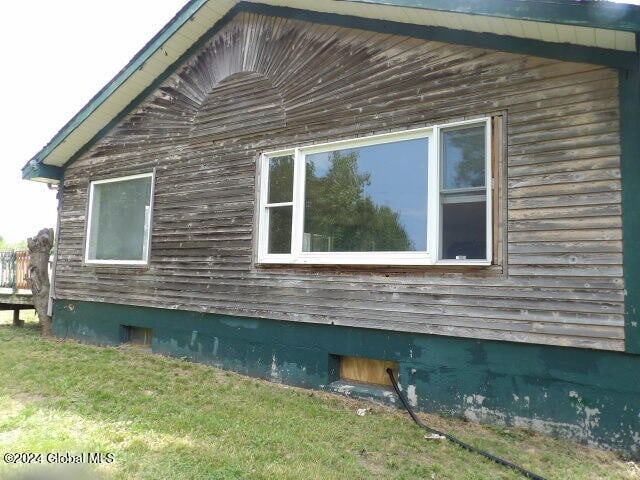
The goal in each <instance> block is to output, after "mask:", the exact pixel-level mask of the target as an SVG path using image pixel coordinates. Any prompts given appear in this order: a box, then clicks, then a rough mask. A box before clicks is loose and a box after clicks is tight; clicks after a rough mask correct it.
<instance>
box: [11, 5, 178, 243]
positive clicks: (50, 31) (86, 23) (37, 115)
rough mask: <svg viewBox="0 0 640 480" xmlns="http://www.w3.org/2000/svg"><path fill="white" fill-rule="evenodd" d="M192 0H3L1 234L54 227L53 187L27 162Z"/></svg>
mask: <svg viewBox="0 0 640 480" xmlns="http://www.w3.org/2000/svg"><path fill="white" fill-rule="evenodd" d="M186 1H187V0H109V1H108V2H96V1H91V0H54V1H52V0H31V1H29V2H3V4H2V19H3V22H2V28H1V29H0V54H1V55H2V67H1V68H2V71H1V74H0V95H1V97H0V98H1V99H2V100H1V103H0V105H1V107H0V111H1V115H0V236H1V237H3V238H4V239H5V240H7V241H9V242H12V243H13V242H18V241H21V240H24V239H26V238H27V237H31V236H34V235H35V234H36V233H37V232H38V230H40V229H41V228H45V227H52V228H55V223H56V207H57V200H56V194H55V191H51V190H49V189H48V188H47V186H46V185H45V184H41V183H38V182H29V181H26V180H22V179H21V172H20V170H21V168H22V166H23V165H24V164H25V163H26V162H27V161H28V160H29V159H30V158H31V157H33V156H34V155H35V154H36V153H38V151H39V150H40V149H41V148H42V147H43V146H44V145H45V144H46V143H47V142H48V141H49V140H51V138H53V136H54V135H55V134H56V133H57V132H58V130H60V128H62V126H63V125H64V124H65V123H67V121H69V119H71V117H72V116H73V115H75V114H76V113H77V112H78V111H79V110H80V109H81V108H82V107H83V106H84V105H85V104H86V103H87V102H88V101H89V100H90V99H91V97H93V96H94V95H95V94H96V93H97V92H98V90H100V88H102V87H103V86H104V85H105V84H106V83H108V82H109V81H110V80H111V79H112V78H113V77H114V76H115V74H116V73H118V72H119V71H120V69H121V68H122V67H124V66H125V64H126V63H127V62H128V61H129V60H130V59H131V58H132V57H133V56H134V55H135V54H136V53H137V52H138V51H139V50H140V49H141V48H142V47H143V46H144V45H145V44H146V43H147V41H149V39H151V37H152V36H153V35H155V34H156V33H157V32H158V31H159V30H160V29H161V28H162V27H163V26H164V25H165V24H166V23H167V22H168V21H169V20H171V18H172V17H173V16H174V15H175V14H176V13H177V12H178V10H180V8H182V6H183V5H184V4H185V3H186Z"/></svg>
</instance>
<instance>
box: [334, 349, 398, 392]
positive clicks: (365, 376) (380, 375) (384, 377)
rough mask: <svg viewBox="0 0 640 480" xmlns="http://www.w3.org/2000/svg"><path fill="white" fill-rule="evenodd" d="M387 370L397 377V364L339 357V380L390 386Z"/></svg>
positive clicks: (361, 358)
mask: <svg viewBox="0 0 640 480" xmlns="http://www.w3.org/2000/svg"><path fill="white" fill-rule="evenodd" d="M387 368H390V369H391V370H392V371H393V374H394V375H395V376H396V377H397V376H398V362H391V361H388V360H376V359H373V358H363V357H347V356H344V357H340V380H343V381H352V382H361V383H369V384H372V385H384V386H391V380H390V379H389V375H388V374H387Z"/></svg>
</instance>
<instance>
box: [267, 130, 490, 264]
mask: <svg viewBox="0 0 640 480" xmlns="http://www.w3.org/2000/svg"><path fill="white" fill-rule="evenodd" d="M490 125H491V123H490V120H489V119H481V120H474V121H470V122H461V123H456V124H449V125H441V126H434V127H430V128H424V129H418V130H411V131H406V132H401V133H394V134H388V135H377V136H372V137H367V138H360V139H357V140H352V141H341V142H334V143H328V144H323V145H314V146H310V147H301V148H293V149H290V150H281V151H276V152H269V153H265V154H263V155H262V157H261V165H260V172H261V184H260V218H259V239H258V262H260V263H308V264H372V265H430V264H436V263H461V264H478V265H487V264H489V263H490V262H491V254H492V253H491V192H490V186H491V168H490V165H491V162H490V158H491V151H490V145H491V141H490V140H491V132H490Z"/></svg>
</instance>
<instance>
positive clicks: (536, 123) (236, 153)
mask: <svg viewBox="0 0 640 480" xmlns="http://www.w3.org/2000/svg"><path fill="white" fill-rule="evenodd" d="M483 115H496V116H497V115H499V116H501V118H502V121H501V124H502V126H501V129H503V131H504V138H505V139H506V141H503V142H501V146H504V148H503V150H504V155H503V158H502V159H501V164H500V165H498V166H499V170H500V175H499V176H498V177H497V180H498V182H499V183H500V184H501V185H502V186H503V188H501V189H498V190H497V192H496V194H495V196H494V198H495V199H496V203H497V207H496V211H495V213H496V218H501V219H502V222H501V223H502V228H503V230H502V232H497V237H496V250H497V251H498V253H499V254H498V255H497V257H496V259H497V260H496V261H497V263H498V264H499V265H497V266H492V267H491V268H484V269H482V268H475V269H474V268H460V267H457V268H442V267H435V266H431V267H419V268H416V267H413V268H408V267H407V268H403V267H357V268H356V267H352V268H349V267H340V266H332V267H326V266H325V267H323V266H315V267H291V266H271V267H261V266H258V265H255V263H254V242H255V234H256V232H255V225H256V219H255V207H256V205H255V199H256V192H255V188H256V187H255V185H256V182H255V179H256V160H257V158H258V156H259V154H260V152H262V151H265V150H275V149H280V148H286V147H292V146H299V145H308V144H313V143H320V142H326V141H332V140H340V139H348V138H353V137H357V136H364V135H368V134H372V133H383V132H390V131H399V130H403V129H406V128H412V127H419V126H425V125H430V124H432V123H438V122H444V121H455V120H460V119H464V118H470V117H474V116H483ZM498 143H500V141H498ZM619 155H620V145H619V126H618V97H617V74H616V72H615V71H613V70H610V69H606V68H602V67H597V66H593V65H587V64H578V63H568V62H560V61H555V60H549V59H543V58H536V57H530V56H525V55H515V54H507V53H501V52H495V51H489V50H483V49H477V48H469V47H465V46H460V45H452V44H445V43H439V42H432V41H424V40H417V39H413V38H408V37H401V36H393V35H384V34H380V33H374V32H366V31H360V30H356V29H346V28H340V27H335V26H328V25H316V24H311V23H305V22H302V21H297V20H291V19H281V18H273V17H267V16H261V15H256V14H249V13H242V14H239V15H238V16H237V17H236V18H235V19H234V20H232V21H231V22H230V23H229V24H228V25H227V26H226V27H225V28H224V29H223V30H222V31H220V32H219V33H218V34H217V35H216V36H215V37H213V38H212V39H211V40H210V41H209V42H208V43H207V44H206V45H205V46H204V47H203V48H202V49H201V50H200V51H199V52H197V53H196V54H195V55H194V56H193V57H192V58H191V59H190V60H189V61H188V62H187V63H186V64H184V65H183V66H181V67H180V68H179V69H178V70H177V71H176V72H175V73H174V74H173V75H171V76H170V77H169V78H168V80H166V81H165V82H164V84H163V85H162V86H161V87H160V88H159V89H158V90H157V91H156V92H154V93H153V94H152V95H150V96H149V97H148V98H147V99H146V101H145V102H144V103H143V104H141V105H140V106H139V107H138V108H137V109H136V110H135V111H134V112H132V113H131V114H130V115H129V116H128V117H126V118H125V119H124V120H123V121H122V122H121V123H120V124H119V125H118V126H117V127H116V128H114V129H113V130H112V131H111V132H110V133H109V134H108V135H107V136H105V137H104V138H103V139H102V140H101V141H100V142H99V143H98V144H96V145H94V146H93V147H92V148H91V149H90V150H89V151H88V152H86V153H85V154H84V155H83V156H82V158H80V159H79V160H78V161H76V162H75V163H74V164H72V165H71V166H70V167H69V168H68V169H67V171H66V174H65V180H64V197H63V206H62V214H61V226H60V236H59V242H60V244H59V251H58V262H57V266H56V292H55V295H56V296H57V297H58V298H68V299H76V300H88V301H100V302H112V303H124V304H131V305H140V306H150V307H160V308H175V309H184V310H191V311H199V312H211V313H219V314H225V315H241V316H251V317H260V318H272V319H278V320H287V321H294V322H315V323H326V324H335V325H350V326H358V327H366V328H375V329H390V330H400V331H408V332H417V333H426V334H436V335H450V336H461V337H470V338H483V339H493V340H507V341H514V342H531V343H540V344H548V345H561V346H571V347H583V348H596V349H609V350H623V349H624V315H623V314H624V285H623V280H622V246H621V238H622V231H621V213H620V171H619V167H620V165H619V163H620V161H619ZM152 169H155V170H156V193H155V206H154V210H155V211H154V215H153V225H152V247H151V262H150V265H149V267H148V268H146V267H145V268H131V267H129V268H127V267H121V266H120V267H108V266H96V265H83V263H82V258H83V257H82V254H83V241H84V225H85V218H86V205H87V186H88V184H89V182H90V181H91V180H95V179H99V178H108V177H116V176H123V175H128V174H134V173H141V172H148V171H151V170H152Z"/></svg>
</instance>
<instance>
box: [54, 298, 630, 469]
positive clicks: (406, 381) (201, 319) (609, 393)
mask: <svg viewBox="0 0 640 480" xmlns="http://www.w3.org/2000/svg"><path fill="white" fill-rule="evenodd" d="M124 326H136V327H144V328H151V329H153V340H152V351H153V352H155V353H160V354H165V355H171V356H175V357H181V358H187V359H189V360H192V361H197V362H202V363H207V364H211V365H216V366H218V367H221V368H224V369H228V370H234V371H236V372H239V373H242V374H245V375H250V376H254V377H260V378H266V379H269V380H272V381H276V382H282V383H287V384H291V385H298V386H303V387H309V388H319V389H327V390H333V391H339V392H343V393H348V394H349V393H350V394H352V395H358V396H363V397H365V398H370V399H374V400H375V399H383V400H385V399H386V400H387V401H388V402H389V403H393V402H394V401H395V397H394V396H393V395H391V394H390V392H389V391H388V390H387V389H385V388H382V387H379V388H378V387H373V388H370V387H365V386H357V385H356V386H353V388H349V387H350V385H345V382H340V379H339V357H340V356H341V355H350V356H359V357H367V358H376V359H381V360H393V361H397V362H398V363H399V366H400V374H399V380H400V384H401V386H402V388H403V390H404V391H405V393H406V394H407V397H408V398H409V400H410V402H411V403H413V404H414V405H415V406H416V407H417V408H418V409H420V410H423V411H428V412H434V413H438V414H443V415H452V416H460V417H466V418H468V419H471V420H474V421H480V422H486V423H492V424H501V425H511V426H521V427H526V428H531V429H534V430H537V431H541V432H544V433H547V434H550V435H553V436H557V437H562V438H569V439H572V440H576V441H580V442H584V443H588V444H591V445H594V446H598V447H601V448H608V449H614V450H617V451H621V452H626V453H627V454H630V455H632V456H633V457H636V458H640V356H639V355H634V354H628V353H618V352H607V351H596V350H585V349H577V348H563V347H550V346H542V345H529V344H519V343H509V342H497V341H485V340H474V339H464V338H452V337H444V336H435V335H421V334H410V333H404V332H387V331H382V330H371V329H364V328H351V327H342V326H334V325H317V324H300V323H292V322H283V321H276V320H268V319H254V318H242V317H231V316H222V315H213V314H204V313H197V312H187V311H179V310H166V309H156V308H146V307H133V306H127V305H114V304H106V303H91V302H81V301H73V300H57V301H56V302H55V307H54V327H55V333H56V335H57V336H59V337H61V338H74V339H77V340H79V341H81V342H86V343H92V344H98V345H119V344H121V343H122V342H123V341H124V335H125V333H124V332H125V328H124Z"/></svg>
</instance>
